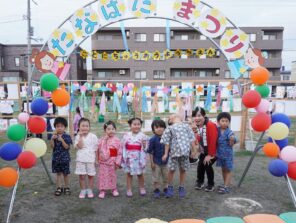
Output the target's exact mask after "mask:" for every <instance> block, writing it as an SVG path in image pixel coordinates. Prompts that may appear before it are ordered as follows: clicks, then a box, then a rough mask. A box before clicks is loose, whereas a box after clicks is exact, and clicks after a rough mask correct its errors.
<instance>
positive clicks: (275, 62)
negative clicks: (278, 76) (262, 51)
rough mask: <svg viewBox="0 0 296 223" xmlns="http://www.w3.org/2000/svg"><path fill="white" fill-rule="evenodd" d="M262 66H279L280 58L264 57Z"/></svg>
mask: <svg viewBox="0 0 296 223" xmlns="http://www.w3.org/2000/svg"><path fill="white" fill-rule="evenodd" d="M264 66H265V67H266V68H279V69H280V68H281V66H282V59H281V58H272V59H266V60H265V63H264Z"/></svg>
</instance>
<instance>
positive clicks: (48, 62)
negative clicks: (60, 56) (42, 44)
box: [31, 49, 56, 73]
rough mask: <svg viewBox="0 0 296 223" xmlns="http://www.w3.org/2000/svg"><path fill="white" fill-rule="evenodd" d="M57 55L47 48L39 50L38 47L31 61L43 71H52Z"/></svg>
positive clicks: (33, 52)
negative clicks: (46, 49)
mask: <svg viewBox="0 0 296 223" xmlns="http://www.w3.org/2000/svg"><path fill="white" fill-rule="evenodd" d="M55 59H56V58H55V56H54V55H53V54H52V53H50V52H47V51H45V50H43V51H41V52H39V50H38V49H34V50H33V51H32V57H31V61H32V63H34V64H35V67H36V68H37V69H38V70H39V71H41V72H43V73H46V72H50V71H51V70H52V68H53V66H54V61H55Z"/></svg>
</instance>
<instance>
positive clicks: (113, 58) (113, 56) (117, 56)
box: [111, 51, 120, 62]
mask: <svg viewBox="0 0 296 223" xmlns="http://www.w3.org/2000/svg"><path fill="white" fill-rule="evenodd" d="M111 58H112V60H113V61H115V62H116V61H117V60H119V59H120V55H119V53H118V52H117V51H115V52H113V53H112V54H111Z"/></svg>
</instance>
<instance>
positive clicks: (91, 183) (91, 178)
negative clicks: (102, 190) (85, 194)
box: [88, 176, 94, 190]
mask: <svg viewBox="0 0 296 223" xmlns="http://www.w3.org/2000/svg"><path fill="white" fill-rule="evenodd" d="M88 188H89V189H91V190H92V189H93V188H94V176H88Z"/></svg>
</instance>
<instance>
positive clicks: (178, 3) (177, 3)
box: [174, 2, 182, 11]
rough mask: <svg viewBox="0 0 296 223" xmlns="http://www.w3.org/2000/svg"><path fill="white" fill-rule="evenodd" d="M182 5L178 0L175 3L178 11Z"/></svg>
mask: <svg viewBox="0 0 296 223" xmlns="http://www.w3.org/2000/svg"><path fill="white" fill-rule="evenodd" d="M181 7H182V5H181V3H180V2H176V3H175V4H174V9H175V10H176V11H178V10H180V9H181Z"/></svg>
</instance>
